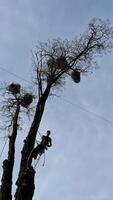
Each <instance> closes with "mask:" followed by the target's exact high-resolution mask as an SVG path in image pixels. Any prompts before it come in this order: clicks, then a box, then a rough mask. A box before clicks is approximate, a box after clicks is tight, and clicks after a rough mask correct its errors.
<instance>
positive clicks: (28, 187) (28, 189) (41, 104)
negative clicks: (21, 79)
mask: <svg viewBox="0 0 113 200" xmlns="http://www.w3.org/2000/svg"><path fill="white" fill-rule="evenodd" d="M50 89H51V87H49V86H48V87H47V88H46V90H45V92H44V93H43V95H42V97H41V98H40V99H39V101H38V103H37V107H36V112H35V115H34V119H33V122H32V125H31V128H30V130H29V133H28V136H27V137H26V140H25V143H24V147H23V150H22V158H21V164H20V171H19V175H18V180H17V182H16V185H17V190H16V193H15V199H16V200H25V199H27V198H26V194H27V195H28V200H32V198H33V194H34V189H35V185H34V176H35V170H34V169H33V167H32V166H31V164H32V158H31V159H30V163H29V167H28V159H29V156H30V154H31V152H32V150H33V148H34V145H35V140H36V135H37V131H38V128H39V125H40V122H41V118H42V115H43V112H44V108H45V103H46V100H47V98H48V96H49V93H50ZM29 170H30V172H31V173H29ZM26 174H27V175H26ZM25 176H26V177H27V176H30V178H31V180H30V182H29V181H26V179H25ZM23 183H25V184H24V186H23Z"/></svg>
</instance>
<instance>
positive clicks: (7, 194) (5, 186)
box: [0, 103, 20, 200]
mask: <svg viewBox="0 0 113 200" xmlns="http://www.w3.org/2000/svg"><path fill="white" fill-rule="evenodd" d="M19 112H20V104H19V103H18V104H17V108H16V112H15V115H14V118H13V127H12V130H13V131H12V135H11V136H10V137H9V151H8V158H7V159H6V160H4V161H3V175H2V179H1V199H0V200H11V199H12V175H13V167H14V158H15V141H16V137H17V129H18V117H19Z"/></svg>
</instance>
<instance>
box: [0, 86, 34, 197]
mask: <svg viewBox="0 0 113 200" xmlns="http://www.w3.org/2000/svg"><path fill="white" fill-rule="evenodd" d="M4 89H5V91H4V95H5V101H4V103H3V106H2V112H3V113H4V115H5V116H6V117H7V118H8V126H7V128H8V129H9V130H12V131H11V133H10V135H9V136H8V139H9V146H8V157H7V159H5V160H4V161H3V175H2V180H1V198H0V199H1V200H11V199H12V177H13V168H14V162H15V142H16V138H17V131H18V127H19V114H20V108H21V107H24V108H26V109H27V110H28V107H29V105H30V104H31V102H32V99H33V96H32V94H30V93H25V92H24V93H23V91H21V85H20V84H15V83H11V84H10V85H8V86H7V87H5V88H4ZM26 100H27V103H26Z"/></svg>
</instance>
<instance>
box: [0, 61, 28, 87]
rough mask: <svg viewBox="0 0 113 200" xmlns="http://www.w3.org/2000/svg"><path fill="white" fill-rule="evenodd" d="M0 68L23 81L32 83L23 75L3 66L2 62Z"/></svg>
mask: <svg viewBox="0 0 113 200" xmlns="http://www.w3.org/2000/svg"><path fill="white" fill-rule="evenodd" d="M0 69H1V70H2V71H4V72H7V73H8V74H10V75H12V76H15V77H17V78H19V79H21V80H22V81H25V82H27V83H31V82H30V81H28V80H26V79H24V78H23V77H21V76H19V75H17V74H15V73H13V72H10V71H9V70H7V69H5V68H4V67H2V66H1V64H0Z"/></svg>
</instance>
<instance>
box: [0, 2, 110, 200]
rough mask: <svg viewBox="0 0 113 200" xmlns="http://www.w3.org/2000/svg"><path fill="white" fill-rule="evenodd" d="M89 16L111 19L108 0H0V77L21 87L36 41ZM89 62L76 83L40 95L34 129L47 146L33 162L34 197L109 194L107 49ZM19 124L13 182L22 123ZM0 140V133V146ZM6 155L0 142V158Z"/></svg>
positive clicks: (79, 27) (82, 198)
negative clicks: (48, 138) (92, 66)
mask: <svg viewBox="0 0 113 200" xmlns="http://www.w3.org/2000/svg"><path fill="white" fill-rule="evenodd" d="M93 17H97V18H101V19H109V20H110V21H111V24H113V1H112V0H98V1H97V0H29V1H28V0H16V1H15V0H10V1H9V0H0V83H2V82H13V81H15V82H20V83H21V84H22V85H23V86H26V87H28V86H29V85H30V84H32V76H33V66H32V53H31V52H32V51H34V49H35V47H36V45H37V43H38V41H46V40H48V39H53V38H58V37H60V38H61V39H65V38H67V39H69V40H71V39H73V38H74V37H75V36H76V35H79V34H80V33H83V32H84V31H85V30H86V28H87V25H88V23H89V21H90V20H91V19H92V18H93ZM97 61H98V63H99V66H100V67H99V69H97V70H93V73H89V74H87V76H82V78H81V82H80V84H74V83H73V82H72V81H71V80H70V79H69V80H67V83H66V85H65V86H64V88H62V90H61V91H60V92H59V93H58V95H59V96H60V97H59V98H58V97H52V98H50V99H49V100H48V102H47V105H46V109H45V112H44V116H43V119H42V123H41V126H40V132H41V133H42V134H43V133H44V132H46V130H47V129H50V130H51V132H52V140H53V147H52V148H51V149H50V150H49V151H48V152H47V153H46V160H45V166H44V167H42V164H43V157H42V158H41V160H40V162H39V163H38V165H37V168H36V171H37V173H36V181H35V184H36V190H35V195H34V200H37V199H39V200H45V199H46V200H50V199H54V200H57V199H62V200H64V199H65V200H113V103H112V99H113V78H112V74H113V51H112V52H111V53H110V54H107V55H105V56H103V57H101V58H97ZM7 71H8V72H7ZM56 93H57V92H56ZM23 126H24V128H23V130H22V131H20V132H19V135H18V142H17V149H16V159H17V163H16V165H15V171H14V176H13V177H14V182H15V181H16V178H17V174H18V167H19V164H18V163H19V158H20V149H21V148H20V147H22V144H23V138H24V137H25V136H26V132H27V130H28V127H29V124H26V123H25V124H24V123H23ZM1 136H3V134H2V133H1ZM4 142H5V141H4V139H3V138H0V151H1V150H2V148H3V145H4ZM6 156H7V148H6V149H5V150H4V153H3V154H2V157H1V158H0V159H1V160H0V163H1V164H0V165H2V160H3V159H5V158H6ZM0 167H1V166H0ZM1 174H2V168H0V177H1ZM14 190H15V186H14V187H13V192H14Z"/></svg>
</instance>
